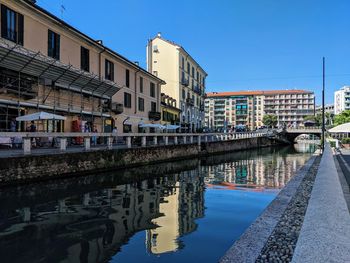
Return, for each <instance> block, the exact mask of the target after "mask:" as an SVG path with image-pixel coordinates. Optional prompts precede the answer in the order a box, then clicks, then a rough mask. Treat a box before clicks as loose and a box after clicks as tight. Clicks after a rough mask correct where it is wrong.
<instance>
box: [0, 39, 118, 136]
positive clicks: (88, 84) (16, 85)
mask: <svg viewBox="0 0 350 263" xmlns="http://www.w3.org/2000/svg"><path fill="white" fill-rule="evenodd" d="M120 89H121V87H119V86H118V85H117V84H116V83H114V82H112V81H109V80H106V79H102V78H100V77H99V76H97V75H95V74H92V73H89V72H86V71H83V70H80V69H77V68H75V67H74V66H72V65H67V64H64V63H62V62H60V61H58V60H55V59H53V58H50V57H47V56H45V55H43V54H41V53H40V52H33V51H31V50H28V49H26V48H24V47H22V46H20V45H17V44H15V43H12V42H10V41H7V40H5V39H2V38H0V131H7V130H9V125H10V124H9V123H10V121H11V119H12V118H14V117H17V116H20V115H23V114H24V112H25V111H26V110H27V109H29V108H31V109H37V110H45V111H50V112H53V113H61V114H63V115H65V116H67V115H74V116H79V117H80V118H81V119H82V120H86V121H89V122H94V119H95V117H99V119H100V120H101V121H102V122H103V120H104V119H106V118H107V119H108V118H109V119H110V118H111V114H110V109H109V108H108V105H110V101H111V98H112V96H113V95H114V94H115V93H116V92H118V91H119V90H120Z"/></svg>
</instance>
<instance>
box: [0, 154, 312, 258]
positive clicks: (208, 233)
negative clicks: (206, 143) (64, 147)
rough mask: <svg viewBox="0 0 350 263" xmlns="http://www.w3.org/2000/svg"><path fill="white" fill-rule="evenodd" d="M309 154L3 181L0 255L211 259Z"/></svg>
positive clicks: (220, 157)
mask: <svg viewBox="0 0 350 263" xmlns="http://www.w3.org/2000/svg"><path fill="white" fill-rule="evenodd" d="M309 156H310V154H308V153H303V151H302V152H296V151H295V150H293V148H290V147H289V148H288V147H287V148H280V149H276V148H266V149H259V150H254V151H242V152H236V153H227V154H225V155H215V156H211V157H208V158H203V159H190V160H185V161H179V162H173V163H165V164H159V165H154V166H146V167H141V168H135V169H128V170H125V171H117V172H115V173H112V174H110V173H107V174H98V175H91V176H87V177H80V178H70V179H66V180H58V181H54V182H45V183H44V184H34V185H31V186H29V187H28V189H26V187H18V188H11V189H6V190H5V191H2V192H0V211H1V213H0V255H2V259H1V262H14V263H22V262H28V259H31V261H32V262H50V263H52V262H73V263H76V262H77V263H79V262H106V261H110V262H191V261H192V262H216V261H217V260H218V259H219V258H220V257H221V256H222V255H223V254H224V253H225V251H226V250H227V249H228V248H229V247H230V246H231V245H232V244H233V242H234V241H235V240H236V239H237V238H238V237H239V236H240V235H241V234H242V233H243V232H244V231H245V229H246V228H247V227H248V226H249V225H250V224H251V223H252V222H253V221H254V220H255V219H256V217H257V216H259V214H261V212H262V211H263V210H264V208H265V207H266V206H267V205H268V204H269V203H270V202H271V200H272V199H273V198H274V197H275V196H276V194H277V193H278V191H279V189H281V188H282V187H283V186H284V185H285V184H286V183H287V182H288V181H289V179H290V178H291V177H292V176H293V174H294V173H295V171H296V170H297V169H298V168H299V167H300V166H302V165H303V164H304V163H305V162H306V160H307V159H308V158H309ZM170 171H171V172H170ZM154 174H161V175H162V176H158V177H154ZM120 178H125V179H124V180H125V181H122V182H120V181H118V180H120ZM130 178H132V179H134V178H141V179H138V180H137V181H134V182H133V183H130V181H132V180H131V179H130Z"/></svg>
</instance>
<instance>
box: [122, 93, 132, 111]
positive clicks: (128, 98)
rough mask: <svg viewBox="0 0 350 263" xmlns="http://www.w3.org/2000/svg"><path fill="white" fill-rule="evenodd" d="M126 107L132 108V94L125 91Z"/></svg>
mask: <svg viewBox="0 0 350 263" xmlns="http://www.w3.org/2000/svg"><path fill="white" fill-rule="evenodd" d="M124 107H125V108H131V94H130V93H127V92H124Z"/></svg>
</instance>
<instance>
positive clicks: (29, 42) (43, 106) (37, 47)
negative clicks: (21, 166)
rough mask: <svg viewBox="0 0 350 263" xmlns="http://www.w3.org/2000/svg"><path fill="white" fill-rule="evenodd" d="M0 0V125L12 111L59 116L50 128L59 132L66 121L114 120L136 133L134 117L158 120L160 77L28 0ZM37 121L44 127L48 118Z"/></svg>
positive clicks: (101, 123)
mask: <svg viewBox="0 0 350 263" xmlns="http://www.w3.org/2000/svg"><path fill="white" fill-rule="evenodd" d="M0 4H1V14H2V16H1V19H0V22H1V37H0V131H8V130H9V128H10V122H11V120H12V119H13V118H15V117H17V116H21V115H25V114H30V113H33V112H38V111H47V112H50V113H56V114H59V115H63V116H65V117H67V120H66V121H64V122H63V123H61V124H55V125H54V126H55V127H54V129H53V130H59V131H66V132H68V131H77V129H80V128H78V126H80V125H78V126H77V125H75V126H76V127H75V129H73V127H74V125H73V123H74V122H79V123H83V122H86V123H90V125H91V126H92V125H94V126H96V127H97V130H98V131H99V132H110V131H112V129H113V127H114V126H116V127H118V130H119V131H123V130H128V131H133V132H137V129H138V124H139V122H140V121H141V120H142V121H143V123H148V122H156V123H157V122H158V123H159V122H160V119H161V113H160V99H161V98H160V93H161V85H162V84H164V82H163V81H162V80H161V79H159V78H158V77H156V76H154V75H152V74H151V73H149V72H148V71H146V70H144V69H142V68H141V67H139V66H138V64H136V63H134V62H131V61H129V60H128V59H126V58H125V57H123V56H121V55H119V54H118V53H116V52H115V51H113V50H111V49H110V48H108V47H106V46H104V45H103V42H102V41H101V40H95V39H92V38H91V37H89V36H87V35H85V34H84V33H82V32H80V31H78V30H77V29H75V28H74V27H72V26H70V25H69V24H67V23H66V22H64V21H63V20H61V19H59V18H57V17H56V16H54V15H52V14H51V13H49V12H48V11H46V10H45V9H43V8H41V7H40V6H38V5H36V4H35V1H26V0H18V1H10V0H0ZM25 125H26V124H24V123H20V124H18V125H17V126H18V127H16V129H17V130H18V131H21V130H24V129H25ZM45 125H46V126H45ZM45 125H44V126H45V127H46V128H45V127H42V128H43V129H46V130H48V131H49V129H48V128H47V127H49V126H50V127H51V126H52V124H45Z"/></svg>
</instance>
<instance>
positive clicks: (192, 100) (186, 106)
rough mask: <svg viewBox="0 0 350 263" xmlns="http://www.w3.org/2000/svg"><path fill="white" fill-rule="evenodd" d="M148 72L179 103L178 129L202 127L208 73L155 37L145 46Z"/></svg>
mask: <svg viewBox="0 0 350 263" xmlns="http://www.w3.org/2000/svg"><path fill="white" fill-rule="evenodd" d="M147 69H148V71H149V72H151V73H152V74H154V75H156V76H158V77H159V78H161V79H163V80H164V81H165V82H166V84H165V85H164V86H162V92H163V93H165V94H167V95H169V96H170V97H172V98H174V99H175V100H176V101H177V102H178V107H179V109H180V110H181V118H180V123H181V126H182V127H183V128H187V130H188V131H195V130H197V129H200V128H202V127H203V125H204V98H205V79H206V77H207V73H206V72H205V71H204V69H203V68H202V67H201V66H200V65H199V64H198V63H197V62H196V61H195V60H194V58H192V57H191V55H190V54H188V53H187V51H186V50H185V49H184V48H183V47H182V46H180V45H178V44H175V43H174V42H171V41H168V40H165V39H164V38H162V37H161V35H160V34H158V35H157V36H156V37H155V38H153V39H151V40H149V42H148V45H147Z"/></svg>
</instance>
